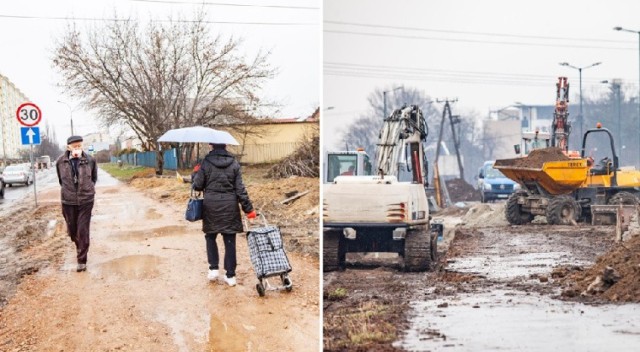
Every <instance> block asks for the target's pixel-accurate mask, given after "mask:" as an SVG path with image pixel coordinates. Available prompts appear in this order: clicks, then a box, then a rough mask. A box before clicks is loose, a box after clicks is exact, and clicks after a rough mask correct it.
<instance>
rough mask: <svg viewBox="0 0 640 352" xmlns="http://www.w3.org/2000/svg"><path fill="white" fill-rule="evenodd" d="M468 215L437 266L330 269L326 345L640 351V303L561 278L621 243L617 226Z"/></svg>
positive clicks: (371, 260) (353, 259) (387, 261)
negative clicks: (598, 298)
mask: <svg viewBox="0 0 640 352" xmlns="http://www.w3.org/2000/svg"><path fill="white" fill-rule="evenodd" d="M483 206H484V205H483ZM491 207H494V208H495V207H496V205H491ZM498 207H499V205H498ZM493 210H496V209H493ZM496 213H497V211H496ZM477 215H478V214H476V215H475V216H476V217H477ZM494 215H495V214H494ZM468 220H469V219H468V216H466V217H465V216H464V214H456V216H454V217H452V218H450V219H445V222H447V223H448V224H456V223H458V224H459V225H458V227H457V230H456V231H455V236H454V233H450V234H449V238H446V237H445V241H443V242H441V243H440V245H441V246H440V262H439V264H438V267H437V268H436V270H435V271H433V272H429V273H403V272H401V271H400V270H399V269H400V265H399V260H398V259H397V258H380V256H378V257H377V258H376V256H375V255H371V254H369V255H367V256H353V255H352V256H350V257H349V258H348V266H347V270H345V271H342V272H331V273H325V275H324V288H323V290H324V297H325V302H324V307H323V308H324V323H323V324H324V328H325V336H324V346H325V350H331V351H346V350H362V351H365V350H373V351H404V350H406V351H483V350H504V351H591V350H593V351H602V350H617V351H636V350H637V349H638V346H640V314H639V313H640V305H638V304H605V303H602V302H594V301H593V300H592V299H587V297H584V299H583V298H582V297H580V296H577V297H571V298H567V297H564V296H563V295H562V292H563V285H562V283H561V278H559V277H558V276H556V273H557V272H558V268H572V270H582V268H584V267H588V266H590V265H592V264H593V263H594V261H595V259H596V257H597V256H598V255H601V254H603V253H605V252H607V250H608V249H610V248H611V247H612V246H614V242H613V236H614V230H613V229H612V228H610V227H597V226H588V225H581V226H577V227H573V226H548V225H531V226H525V227H511V226H492V227H481V226H479V225H478V224H477V223H474V222H471V221H468ZM465 222H467V223H469V224H471V223H473V226H466V225H465ZM359 321H360V322H364V324H360V325H358V322H359ZM345 327H346V328H345Z"/></svg>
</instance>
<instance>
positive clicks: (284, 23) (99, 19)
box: [0, 14, 318, 26]
mask: <svg viewBox="0 0 640 352" xmlns="http://www.w3.org/2000/svg"><path fill="white" fill-rule="evenodd" d="M0 18H11V19H23V20H54V21H59V20H63V21H96V22H98V21H101V22H127V21H131V19H124V18H92V17H58V16H22V15H3V14H0ZM153 22H173V23H195V22H201V23H207V24H239V25H258V26H316V25H318V23H305V22H234V21H207V20H203V21H199V20H153Z"/></svg>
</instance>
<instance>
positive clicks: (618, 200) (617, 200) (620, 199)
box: [607, 192, 638, 205]
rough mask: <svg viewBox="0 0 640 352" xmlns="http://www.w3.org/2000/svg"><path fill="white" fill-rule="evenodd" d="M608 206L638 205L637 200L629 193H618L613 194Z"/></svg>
mask: <svg viewBox="0 0 640 352" xmlns="http://www.w3.org/2000/svg"><path fill="white" fill-rule="evenodd" d="M607 204H609V205H619V204H622V205H638V198H637V197H636V196H634V195H633V193H631V192H618V193H616V194H614V195H613V196H612V197H611V198H609V201H608V202H607Z"/></svg>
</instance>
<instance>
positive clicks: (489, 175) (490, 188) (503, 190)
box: [477, 160, 520, 203]
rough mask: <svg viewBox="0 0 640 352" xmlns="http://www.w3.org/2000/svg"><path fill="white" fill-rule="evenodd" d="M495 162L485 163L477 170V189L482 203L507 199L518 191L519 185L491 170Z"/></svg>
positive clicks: (500, 173) (497, 171)
mask: <svg viewBox="0 0 640 352" xmlns="http://www.w3.org/2000/svg"><path fill="white" fill-rule="evenodd" d="M494 162H495V160H491V161H485V163H484V165H482V167H481V168H480V170H478V183H477V188H478V190H479V191H480V200H481V201H482V203H486V202H488V201H493V200H496V199H507V198H509V196H510V195H511V193H513V192H515V191H517V190H519V189H520V185H519V184H518V183H517V182H515V181H513V180H511V179H509V178H507V177H506V176H505V175H503V174H502V172H500V171H499V170H496V169H494V168H493V163H494Z"/></svg>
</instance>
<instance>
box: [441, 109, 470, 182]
mask: <svg viewBox="0 0 640 352" xmlns="http://www.w3.org/2000/svg"><path fill="white" fill-rule="evenodd" d="M457 101H458V99H457V98H456V99H448V98H446V99H442V100H441V99H436V102H438V103H444V108H443V109H442V120H441V122H440V134H439V135H438V144H437V145H436V160H435V163H436V165H437V164H438V158H439V156H440V148H441V144H442V137H443V133H444V124H445V123H446V119H447V117H448V118H449V124H450V125H451V136H452V137H453V146H454V147H455V149H456V157H457V158H458V170H459V171H460V178H461V179H464V167H463V166H462V158H461V155H460V136H459V135H456V128H455V125H457V124H459V123H460V116H458V115H455V116H454V115H452V114H451V103H455V102H457Z"/></svg>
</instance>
